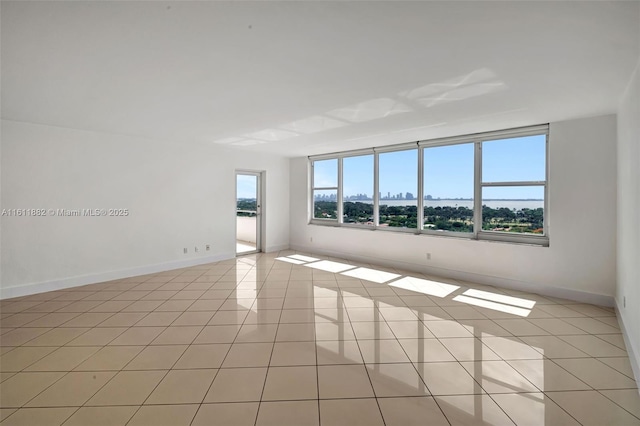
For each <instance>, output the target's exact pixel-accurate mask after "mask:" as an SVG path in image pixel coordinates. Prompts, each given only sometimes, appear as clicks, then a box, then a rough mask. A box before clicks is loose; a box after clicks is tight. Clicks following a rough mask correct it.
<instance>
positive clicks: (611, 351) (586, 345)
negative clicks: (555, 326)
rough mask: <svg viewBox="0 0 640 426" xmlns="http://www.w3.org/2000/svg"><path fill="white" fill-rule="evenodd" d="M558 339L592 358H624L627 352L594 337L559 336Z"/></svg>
mask: <svg viewBox="0 0 640 426" xmlns="http://www.w3.org/2000/svg"><path fill="white" fill-rule="evenodd" d="M560 339H562V340H564V341H565V342H567V343H569V344H571V345H573V346H575V347H576V348H578V349H580V350H581V351H583V352H585V353H586V354H588V355H590V356H594V357H626V356H627V351H625V350H624V349H620V348H618V347H617V346H614V345H612V344H611V343H608V342H605V341H604V340H602V339H599V338H597V337H596V336H591V335H583V336H560Z"/></svg>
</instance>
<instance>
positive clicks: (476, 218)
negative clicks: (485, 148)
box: [473, 142, 482, 239]
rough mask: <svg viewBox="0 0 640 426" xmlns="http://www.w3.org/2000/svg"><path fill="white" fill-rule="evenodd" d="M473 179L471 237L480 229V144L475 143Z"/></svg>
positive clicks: (476, 234)
mask: <svg viewBox="0 0 640 426" xmlns="http://www.w3.org/2000/svg"><path fill="white" fill-rule="evenodd" d="M473 172H474V179H473V237H474V238H476V239H477V238H478V232H480V230H481V229H482V143H481V142H476V143H475V155H474V170H473Z"/></svg>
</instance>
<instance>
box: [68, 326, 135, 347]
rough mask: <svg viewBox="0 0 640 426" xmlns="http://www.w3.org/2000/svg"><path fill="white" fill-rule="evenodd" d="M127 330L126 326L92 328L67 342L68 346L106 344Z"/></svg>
mask: <svg viewBox="0 0 640 426" xmlns="http://www.w3.org/2000/svg"><path fill="white" fill-rule="evenodd" d="M125 331H127V328H125V327H108V328H92V329H91V330H89V331H87V332H86V333H84V334H82V335H80V336H78V337H76V338H75V339H73V340H72V341H70V342H69V343H67V346H105V345H108V344H109V343H110V342H112V341H113V340H114V339H115V338H116V337H118V336H120V335H121V334H122V333H124V332H125Z"/></svg>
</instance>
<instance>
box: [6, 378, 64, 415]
mask: <svg viewBox="0 0 640 426" xmlns="http://www.w3.org/2000/svg"><path fill="white" fill-rule="evenodd" d="M62 376H64V373H18V374H16V375H14V376H12V377H10V378H8V379H6V380H5V381H3V382H2V392H0V407H2V408H7V407H21V406H23V405H24V404H26V403H27V402H29V400H30V399H31V398H33V397H34V396H36V395H38V394H39V393H40V392H42V391H43V390H44V389H46V388H47V387H49V386H50V385H52V384H53V383H54V382H55V381H57V380H58V379H60V378H61V377H62Z"/></svg>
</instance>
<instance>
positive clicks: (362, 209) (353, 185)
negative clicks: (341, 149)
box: [342, 154, 373, 226]
mask: <svg viewBox="0 0 640 426" xmlns="http://www.w3.org/2000/svg"><path fill="white" fill-rule="evenodd" d="M342 193H343V200H344V203H343V205H342V210H343V222H344V223H351V224H358V225H369V226H372V225H373V154H372V155H361V156H357V157H346V158H343V159H342Z"/></svg>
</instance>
